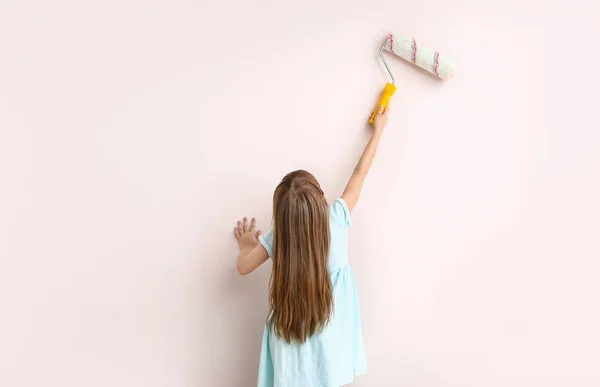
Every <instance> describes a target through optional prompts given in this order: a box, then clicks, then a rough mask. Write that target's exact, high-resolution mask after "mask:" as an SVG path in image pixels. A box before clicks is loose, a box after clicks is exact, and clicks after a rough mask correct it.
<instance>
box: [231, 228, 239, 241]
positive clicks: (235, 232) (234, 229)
mask: <svg viewBox="0 0 600 387" xmlns="http://www.w3.org/2000/svg"><path fill="white" fill-rule="evenodd" d="M233 234H234V235H235V237H236V238H238V239H239V238H240V229H239V228H237V227H234V228H233Z"/></svg>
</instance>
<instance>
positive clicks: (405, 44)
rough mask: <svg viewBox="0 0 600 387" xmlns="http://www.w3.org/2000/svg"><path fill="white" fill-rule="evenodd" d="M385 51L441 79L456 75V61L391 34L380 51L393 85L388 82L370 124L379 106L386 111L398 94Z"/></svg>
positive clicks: (404, 37)
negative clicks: (395, 94)
mask: <svg viewBox="0 0 600 387" xmlns="http://www.w3.org/2000/svg"><path fill="white" fill-rule="evenodd" d="M383 50H388V51H389V52H391V53H392V54H395V55H397V56H399V57H400V58H402V59H404V60H407V61H409V62H411V63H412V64H415V65H417V66H419V67H420V68H422V69H424V70H425V71H427V72H429V73H431V74H433V75H435V76H436V77H437V78H439V79H443V80H448V79H450V78H451V77H452V74H453V73H454V70H455V69H456V62H455V61H454V60H452V59H450V58H448V57H447V56H445V55H443V54H440V53H439V52H437V51H436V50H434V49H433V48H430V47H427V46H425V45H422V44H420V43H419V42H417V40H416V39H413V38H408V37H406V36H402V35H397V34H394V33H391V34H389V35H388V37H387V38H386V39H385V42H384V43H383V46H382V47H381V50H379V56H380V57H381V60H382V61H383V64H384V66H385V68H386V70H387V72H388V74H390V78H391V79H392V83H389V82H388V83H387V84H386V85H385V88H384V89H383V93H382V95H381V98H380V99H379V102H378V103H377V106H375V109H374V110H373V113H372V114H371V118H370V119H369V122H370V123H373V120H374V119H375V115H376V114H377V112H378V111H379V106H383V109H384V110H385V108H386V107H387V105H388V103H389V102H390V98H392V95H393V94H394V93H395V92H396V86H395V85H394V75H393V74H392V71H391V70H390V67H389V66H388V63H387V61H386V60H385V56H384V55H383Z"/></svg>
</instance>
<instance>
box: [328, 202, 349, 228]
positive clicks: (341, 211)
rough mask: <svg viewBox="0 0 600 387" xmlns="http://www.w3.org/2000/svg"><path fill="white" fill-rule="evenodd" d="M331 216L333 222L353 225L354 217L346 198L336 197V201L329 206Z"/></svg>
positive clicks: (344, 225) (346, 225) (345, 225)
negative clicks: (351, 215)
mask: <svg viewBox="0 0 600 387" xmlns="http://www.w3.org/2000/svg"><path fill="white" fill-rule="evenodd" d="M329 211H330V216H331V219H332V221H333V222H335V223H336V224H338V225H340V226H342V227H350V226H352V218H351V217H350V209H349V208H348V205H347V204H346V202H345V201H344V199H342V198H339V199H336V201H335V202H333V204H332V205H331V206H330V207H329Z"/></svg>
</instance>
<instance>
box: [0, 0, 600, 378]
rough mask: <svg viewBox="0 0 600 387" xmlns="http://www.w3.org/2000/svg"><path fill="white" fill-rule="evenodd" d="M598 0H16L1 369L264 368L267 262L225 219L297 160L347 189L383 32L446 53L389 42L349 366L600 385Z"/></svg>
mask: <svg viewBox="0 0 600 387" xmlns="http://www.w3.org/2000/svg"><path fill="white" fill-rule="evenodd" d="M269 4H270V5H269ZM593 7H595V8H594V9H592V8H587V9H586V8H584V7H583V6H579V5H575V3H573V2H570V3H568V4H567V3H565V4H562V5H559V4H550V3H547V2H545V1H544V0H520V1H517V0H509V1H501V0H493V1H486V2H484V1H477V0H462V1H458V2H444V1H412V2H409V1H402V0H400V1H398V0H396V1H384V0H373V1H362V2H358V1H355V2H352V1H325V0H322V1H316V0H305V1H296V2H289V1H277V2H275V1H273V2H267V1H253V2H250V1H242V0H226V1H216V0H215V1H211V0H208V1H206V0H195V1H194V0H172V1H167V0H154V1H146V2H143V1H135V0H119V1H117V0H112V1H102V2H81V1H69V0H56V1H51V2H46V1H16V0H14V1H11V0H4V1H2V3H1V4H0V130H1V131H0V136H1V137H0V172H1V176H2V180H1V184H2V189H1V192H0V199H1V200H0V214H1V215H0V238H1V239H0V256H1V261H0V262H1V263H0V314H1V317H2V318H1V320H0V385H3V386H39V385H42V384H43V385H52V386H63V387H67V386H86V387H93V386H146V387H153V386H189V387H191V386H195V387H197V386H211V387H213V386H219V387H220V386H223V387H238V386H240V387H245V386H253V385H254V384H255V380H256V371H257V367H258V354H259V345H260V340H261V333H262V327H263V323H264V318H265V313H266V291H267V282H268V276H269V269H270V267H269V266H268V265H265V267H263V268H261V269H260V270H259V271H258V272H256V273H255V274H253V275H251V276H249V277H246V278H241V277H239V276H238V275H236V273H235V257H236V246H235V243H234V240H233V237H232V228H233V226H234V222H235V221H236V220H237V219H238V218H239V217H242V216H244V215H249V216H252V215H254V216H256V217H258V219H259V220H260V224H261V225H262V227H263V228H267V227H268V224H269V221H270V217H271V214H270V209H271V194H272V190H273V189H274V187H275V186H276V184H277V183H278V181H279V179H280V178H281V177H282V176H283V175H284V174H285V173H286V172H288V171H290V170H293V169H297V168H306V169H308V170H310V171H312V172H314V173H315V174H316V176H317V177H318V178H319V179H320V181H321V182H322V185H323V186H324V188H325V190H326V192H327V193H328V195H329V197H330V199H334V198H335V196H336V195H339V194H340V192H341V190H342V188H343V185H344V183H345V181H346V178H347V177H348V175H349V173H350V171H351V170H352V167H353V164H354V163H355V161H356V159H357V156H358V155H359V153H360V151H361V150H362V147H363V145H364V144H365V141H366V139H367V135H368V130H369V128H368V126H367V125H366V123H365V121H366V118H367V116H368V114H369V113H370V109H371V108H372V107H373V104H374V103H375V101H376V98H377V95H378V93H379V92H380V90H381V88H382V87H383V85H384V83H385V82H386V81H387V78H386V75H385V73H384V70H383V67H382V65H381V64H380V63H379V61H378V59H377V56H376V54H377V50H378V46H379V45H380V44H381V42H382V40H383V38H384V37H385V35H386V34H387V33H388V31H389V30H390V29H395V31H396V32H398V33H403V34H407V35H412V36H414V37H416V38H418V39H420V40H422V41H423V42H427V43H429V44H430V45H432V46H434V47H435V48H437V49H439V50H440V51H442V52H445V53H447V54H448V55H450V56H452V57H454V58H455V59H456V60H457V61H458V71H457V73H456V75H455V77H454V79H452V80H451V81H449V82H447V83H442V82H439V81H437V80H436V79H433V78H432V77H430V76H428V75H427V74H425V73H423V72H421V71H419V70H416V69H415V68H413V67H412V65H410V64H407V63H405V62H402V61H401V60H393V59H390V62H391V65H392V67H393V69H394V72H395V74H396V78H397V80H398V81H397V83H398V86H399V91H398V92H397V94H396V96H395V99H394V100H393V105H392V117H391V120H390V121H391V122H390V124H389V126H388V128H387V131H386V133H385V136H384V139H383V142H382V144H381V147H380V151H379V154H378V157H377V159H376V162H375V165H374V167H373V170H372V173H371V175H370V176H369V179H368V182H367V185H366V188H365V190H364V194H363V197H362V199H361V202H360V203H359V206H358V208H357V210H356V213H355V216H354V221H355V223H354V224H355V226H354V228H353V231H352V234H351V246H350V261H351V265H352V267H353V269H354V272H355V274H356V278H357V283H358V287H359V296H360V299H361V306H362V316H363V325H364V334H365V342H366V347H367V353H368V363H369V374H368V375H367V376H364V377H361V378H359V379H357V381H356V383H355V385H357V386H368V387H379V386H411V387H420V386H430V387H449V386H461V387H482V386H485V387H496V386H498V387H505V386H522V387H531V386H544V387H553V386H578V387H587V386H598V385H600V369H599V367H598V366H599V364H600V351H599V350H598V348H599V346H600V334H599V333H598V326H600V302H599V300H598V296H599V295H600V281H599V279H600V264H599V258H600V246H599V244H598V239H599V238H598V237H599V236H600V202H599V200H598V197H600V178H599V176H600V175H599V167H600V155H599V152H598V149H599V147H598V145H599V140H600V134H599V131H598V129H599V128H600V126H599V125H597V122H594V121H593V120H594V119H595V115H596V112H597V109H596V108H595V104H596V103H597V101H598V99H597V90H598V89H597V85H592V82H596V81H595V79H594V78H595V77H594V73H595V72H597V71H596V70H594V69H595V68H596V67H597V64H598V55H597V54H596V53H595V50H594V48H593V45H591V46H586V43H585V39H587V38H591V37H593V36H598V35H599V33H600V29H599V27H598V24H597V21H596V20H595V18H596V17H597V15H598V14H599V13H598V12H597V10H598V7H597V6H593ZM594 15H596V16H594ZM563 32H564V33H563ZM569 86H570V87H575V88H576V90H570V89H567V87H569ZM563 97H566V98H564V99H563ZM579 99H580V101H579V102H577V104H576V105H575V104H573V105H570V104H569V102H571V103H574V102H576V101H578V100H579ZM594 101H596V102H594ZM596 121H597V120H596Z"/></svg>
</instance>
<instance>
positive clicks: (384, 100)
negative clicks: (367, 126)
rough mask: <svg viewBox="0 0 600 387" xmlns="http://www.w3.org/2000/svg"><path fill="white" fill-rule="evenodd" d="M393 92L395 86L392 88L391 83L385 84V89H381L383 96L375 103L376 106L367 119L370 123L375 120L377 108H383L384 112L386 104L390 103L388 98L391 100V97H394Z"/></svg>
mask: <svg viewBox="0 0 600 387" xmlns="http://www.w3.org/2000/svg"><path fill="white" fill-rule="evenodd" d="M395 92H396V86H394V85H393V84H391V83H387V84H386V85H385V89H383V94H382V95H381V98H380V99H379V102H377V106H375V110H373V114H371V118H369V122H370V123H373V120H375V116H376V115H377V112H379V106H383V110H385V108H386V107H387V105H388V103H389V102H390V98H392V95H394V93H395Z"/></svg>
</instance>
